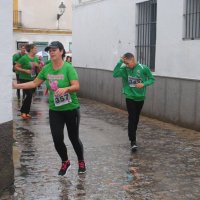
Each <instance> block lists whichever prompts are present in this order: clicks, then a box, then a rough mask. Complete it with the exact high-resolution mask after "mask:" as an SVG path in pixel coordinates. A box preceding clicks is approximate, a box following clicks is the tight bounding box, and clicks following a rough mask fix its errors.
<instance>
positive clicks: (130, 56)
mask: <svg viewBox="0 0 200 200" xmlns="http://www.w3.org/2000/svg"><path fill="white" fill-rule="evenodd" d="M123 58H126V59H128V60H130V59H133V58H134V55H133V54H132V53H125V54H124V56H123Z"/></svg>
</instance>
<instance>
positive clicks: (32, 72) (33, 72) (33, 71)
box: [31, 70, 36, 78]
mask: <svg viewBox="0 0 200 200" xmlns="http://www.w3.org/2000/svg"><path fill="white" fill-rule="evenodd" d="M31 77H32V78H34V77H36V73H35V70H32V71H31Z"/></svg>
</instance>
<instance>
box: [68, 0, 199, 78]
mask: <svg viewBox="0 0 200 200" xmlns="http://www.w3.org/2000/svg"><path fill="white" fill-rule="evenodd" d="M140 2H143V0H135V1H134V0H123V1H122V0H102V1H101V0H98V1H95V0H94V1H90V2H89V3H88V2H86V3H85V4H84V3H82V4H81V5H80V6H78V5H77V4H78V2H77V1H76V2H75V4H74V9H73V25H72V29H73V54H74V56H73V63H74V65H75V66H80V67H88V68H98V69H106V70H112V69H113V67H114V65H115V64H116V62H117V60H118V58H119V57H120V56H121V55H122V54H123V53H125V52H127V51H129V52H133V53H135V42H136V34H135V33H136V32H135V31H136V29H135V28H136V3H140ZM183 13H184V0H178V1H174V0H157V45H156V66H155V74H156V75H161V76H167V77H178V78H189V79H199V78H200V67H199V60H198V59H199V56H200V40H194V41H191V40H188V41H184V40H183V39H182V37H183ZM76 55H77V56H76Z"/></svg>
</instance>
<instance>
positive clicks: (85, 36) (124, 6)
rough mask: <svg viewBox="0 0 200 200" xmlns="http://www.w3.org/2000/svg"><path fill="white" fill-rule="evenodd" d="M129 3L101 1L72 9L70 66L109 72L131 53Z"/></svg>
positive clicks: (132, 19) (132, 17)
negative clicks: (120, 59) (71, 57)
mask: <svg viewBox="0 0 200 200" xmlns="http://www.w3.org/2000/svg"><path fill="white" fill-rule="evenodd" d="M133 9H134V2H133V1H132V0H123V1H122V0H104V1H94V2H93V3H86V4H85V6H84V4H83V5H82V6H80V7H74V9H73V23H72V24H73V25H72V30H73V55H74V56H73V64H74V65H75V66H81V67H89V68H99V69H107V70H112V69H113V66H114V65H115V63H116V62H117V60H118V59H119V58H120V56H121V55H122V54H123V53H124V52H126V51H131V52H134V46H135V44H134V39H135V34H134V28H135V26H134V24H135V13H134V12H133Z"/></svg>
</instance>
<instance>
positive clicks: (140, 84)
mask: <svg viewBox="0 0 200 200" xmlns="http://www.w3.org/2000/svg"><path fill="white" fill-rule="evenodd" d="M135 87H136V88H143V87H144V84H143V83H137V84H136V85H135Z"/></svg>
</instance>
